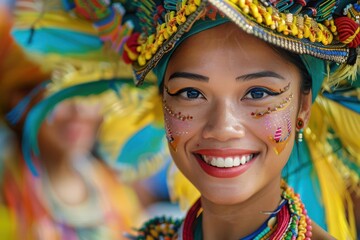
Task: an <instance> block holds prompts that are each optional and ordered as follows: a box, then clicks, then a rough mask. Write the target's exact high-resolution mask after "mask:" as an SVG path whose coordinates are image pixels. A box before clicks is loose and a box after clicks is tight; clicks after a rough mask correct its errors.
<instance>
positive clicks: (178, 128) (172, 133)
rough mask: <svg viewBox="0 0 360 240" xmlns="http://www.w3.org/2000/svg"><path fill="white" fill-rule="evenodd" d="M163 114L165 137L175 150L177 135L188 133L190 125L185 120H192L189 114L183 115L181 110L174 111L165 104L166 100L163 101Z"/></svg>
mask: <svg viewBox="0 0 360 240" xmlns="http://www.w3.org/2000/svg"><path fill="white" fill-rule="evenodd" d="M163 108H164V115H165V130H166V138H167V140H168V142H169V143H170V146H171V147H172V149H173V150H174V151H176V148H177V145H178V141H179V136H181V135H184V134H188V131H187V130H188V129H189V127H190V125H189V123H187V121H189V120H192V119H193V117H192V116H190V115H184V114H182V113H181V112H175V111H173V109H172V108H171V107H170V106H168V105H167V103H166V101H163Z"/></svg>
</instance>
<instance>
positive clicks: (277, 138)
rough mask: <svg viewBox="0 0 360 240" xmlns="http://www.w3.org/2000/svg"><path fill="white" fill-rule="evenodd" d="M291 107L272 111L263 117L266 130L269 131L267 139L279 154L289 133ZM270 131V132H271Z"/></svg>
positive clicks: (286, 141) (287, 140) (285, 143)
mask: <svg viewBox="0 0 360 240" xmlns="http://www.w3.org/2000/svg"><path fill="white" fill-rule="evenodd" d="M292 110H293V107H290V108H288V109H286V110H285V111H281V112H278V113H273V114H271V115H267V116H266V117H265V126H266V129H267V132H270V134H269V135H270V136H269V140H270V142H271V143H272V144H273V149H274V151H275V153H276V154H277V155H279V154H280V153H281V152H282V151H283V150H284V149H285V147H286V145H287V143H288V142H289V140H290V135H291V130H292V127H291V112H292ZM271 132H272V133H271Z"/></svg>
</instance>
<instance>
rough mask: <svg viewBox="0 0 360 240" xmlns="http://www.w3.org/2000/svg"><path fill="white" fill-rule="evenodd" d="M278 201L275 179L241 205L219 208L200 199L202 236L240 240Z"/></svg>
mask: <svg viewBox="0 0 360 240" xmlns="http://www.w3.org/2000/svg"><path fill="white" fill-rule="evenodd" d="M280 201H281V189H280V179H274V180H273V181H272V182H270V183H269V184H268V185H267V186H266V187H265V188H263V189H262V190H261V191H259V192H257V193H256V194H254V195H253V196H252V197H250V198H249V199H247V200H245V201H244V202H241V203H238V204H233V205H218V204H216V203H213V202H211V201H209V200H208V199H206V198H204V197H202V198H201V204H202V208H203V222H202V229H203V231H202V232H203V234H204V235H203V236H204V239H206V240H212V239H239V238H243V237H246V236H247V235H249V234H251V233H253V232H255V231H256V230H257V229H258V228H259V227H260V226H261V225H262V224H263V223H264V222H265V221H266V220H267V219H268V217H269V215H267V214H264V212H272V211H274V210H275V209H276V208H277V207H278V205H279V203H280Z"/></svg>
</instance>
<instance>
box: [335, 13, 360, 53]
mask: <svg viewBox="0 0 360 240" xmlns="http://www.w3.org/2000/svg"><path fill="white" fill-rule="evenodd" d="M335 25H336V28H337V29H338V33H339V40H340V41H341V42H342V43H345V44H347V45H348V46H349V47H350V48H356V47H357V46H359V45H360V35H359V32H360V28H359V25H358V24H357V23H356V22H355V21H354V20H352V19H351V18H348V17H339V18H336V19H335Z"/></svg>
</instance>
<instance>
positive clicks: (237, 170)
mask: <svg viewBox="0 0 360 240" xmlns="http://www.w3.org/2000/svg"><path fill="white" fill-rule="evenodd" d="M237 154H239V152H237ZM237 154H235V155H237ZM243 154H245V153H243ZM226 155H227V156H229V155H230V154H229V153H227V154H226ZM194 156H195V158H196V160H197V162H198V163H199V165H200V167H201V168H202V169H203V170H204V172H206V173H207V174H208V175H210V176H212V177H216V178H233V177H237V176H239V175H241V174H243V173H244V172H246V171H247V170H248V169H249V168H250V167H251V165H252V163H253V162H254V160H255V159H256V157H257V155H256V156H254V158H253V159H251V160H250V161H249V162H247V163H246V164H244V165H239V166H237V167H230V168H221V167H215V166H211V165H209V164H207V163H205V162H204V161H203V160H202V159H201V157H200V156H199V155H197V154H194ZM211 156H215V155H211ZM218 156H219V157H220V155H218Z"/></svg>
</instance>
